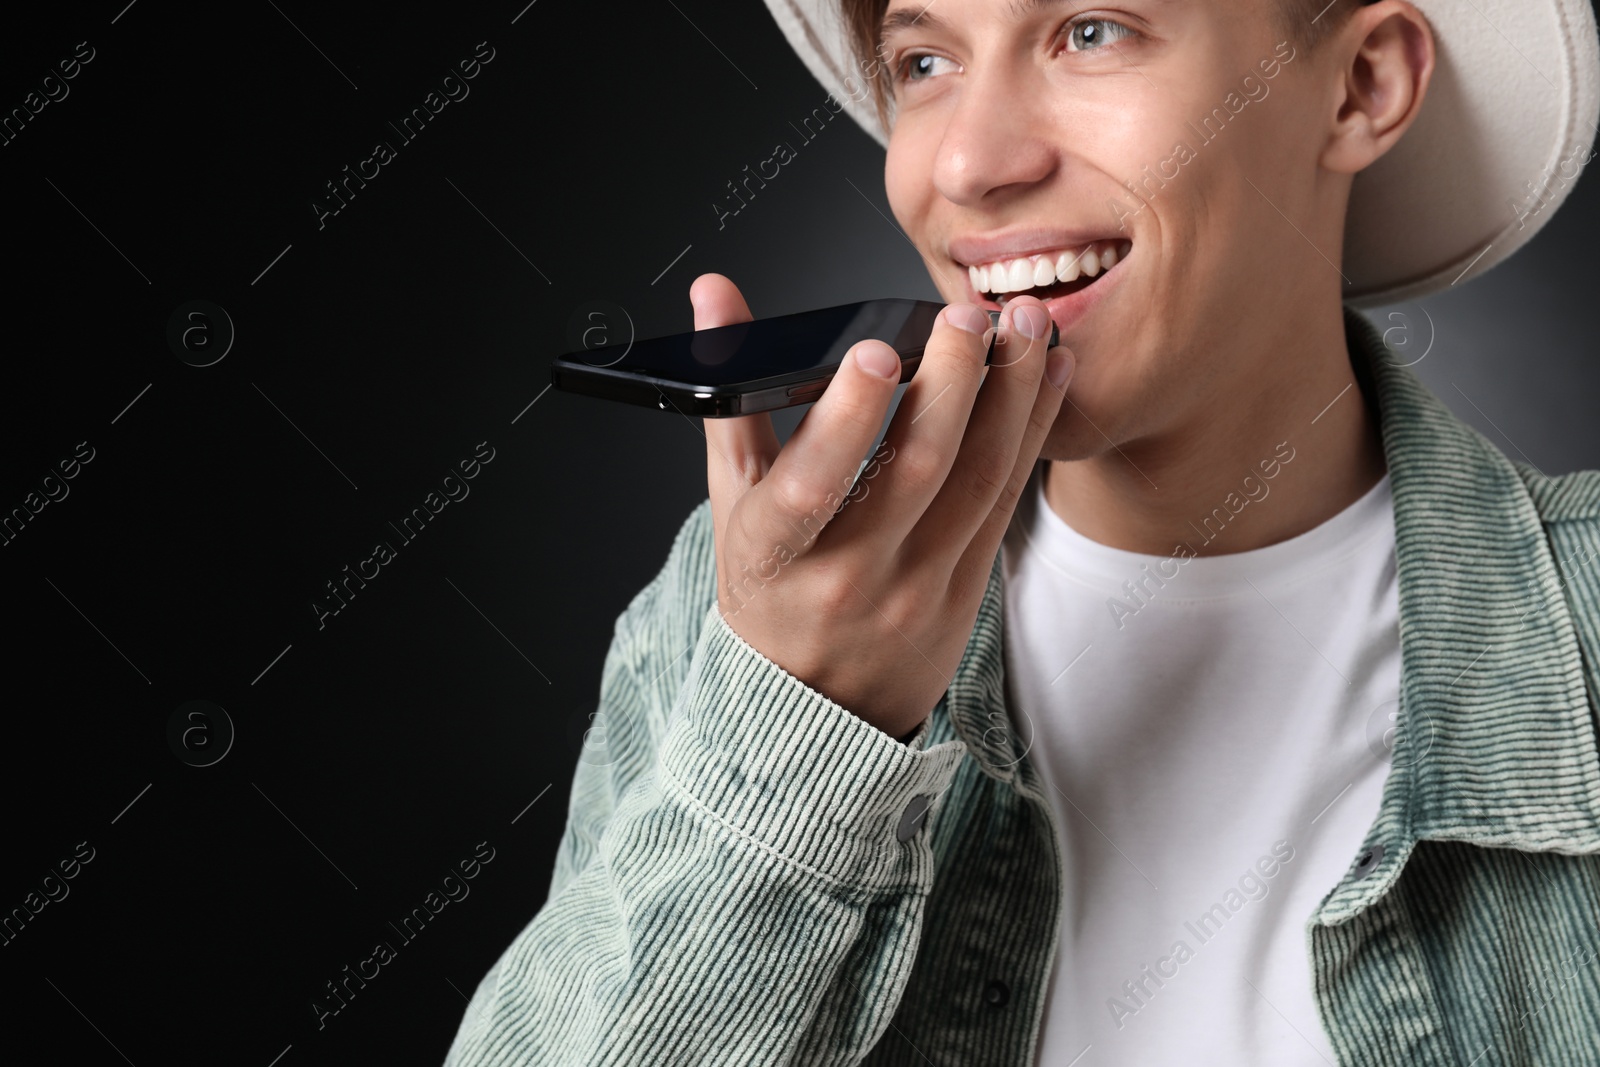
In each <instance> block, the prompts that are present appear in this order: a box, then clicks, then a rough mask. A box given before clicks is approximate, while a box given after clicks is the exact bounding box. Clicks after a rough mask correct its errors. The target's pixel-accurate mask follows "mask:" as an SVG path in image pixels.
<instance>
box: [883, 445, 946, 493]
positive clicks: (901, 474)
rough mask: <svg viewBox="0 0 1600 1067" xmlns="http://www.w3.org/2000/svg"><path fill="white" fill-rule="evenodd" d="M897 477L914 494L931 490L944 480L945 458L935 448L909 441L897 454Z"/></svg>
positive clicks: (895, 460)
mask: <svg viewBox="0 0 1600 1067" xmlns="http://www.w3.org/2000/svg"><path fill="white" fill-rule="evenodd" d="M894 462H895V477H896V479H897V480H898V481H899V482H900V484H901V485H903V486H905V487H906V488H907V489H910V490H912V491H913V492H917V491H921V490H925V489H930V488H933V487H934V486H937V485H939V484H940V483H941V482H942V481H943V480H944V457H943V456H941V455H940V454H939V451H938V450H937V449H935V448H930V447H928V446H927V445H924V444H919V443H917V442H913V441H907V442H906V443H905V444H903V445H901V446H900V448H899V450H898V451H897V452H896V453H895V457H894Z"/></svg>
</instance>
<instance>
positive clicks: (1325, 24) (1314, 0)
mask: <svg viewBox="0 0 1600 1067" xmlns="http://www.w3.org/2000/svg"><path fill="white" fill-rule="evenodd" d="M1376 2H1377V0H1273V3H1274V4H1276V6H1277V9H1278V26H1279V28H1280V29H1281V30H1282V32H1283V33H1285V34H1287V35H1288V39H1289V41H1290V42H1291V43H1292V44H1295V45H1297V46H1299V47H1302V48H1304V49H1306V51H1310V50H1311V49H1313V48H1315V47H1316V46H1317V45H1319V44H1321V43H1322V41H1323V40H1324V39H1326V38H1327V37H1330V36H1332V34H1333V33H1334V31H1336V30H1337V29H1338V28H1339V27H1340V26H1341V25H1343V24H1344V22H1345V20H1346V19H1348V18H1349V17H1350V16H1351V14H1353V13H1354V12H1355V9H1356V8H1358V7H1365V6H1366V5H1368V4H1371V3H1376ZM888 10H889V0H839V13H840V15H841V16H842V19H843V22H844V26H845V31H846V33H847V34H848V35H849V38H850V48H851V50H852V51H853V52H854V53H855V57H856V67H857V70H859V71H860V72H861V74H862V76H863V77H864V78H865V80H866V81H867V83H868V84H869V85H870V86H871V89H872V97H873V103H874V105H875V106H876V108H877V111H878V120H879V121H880V122H882V123H883V126H884V128H885V129H887V128H888V126H889V98H890V95H891V93H890V91H889V90H888V89H887V88H886V85H885V70H886V63H885V59H884V57H883V56H882V55H881V54H880V53H879V45H880V43H881V42H880V40H879V37H878V30H879V28H880V27H881V26H882V25H883V16H884V12H886V11H888ZM851 84H854V75H852V76H851ZM846 88H847V89H848V88H849V85H847V86H846ZM851 95H852V96H854V95H855V93H854V91H852V92H851Z"/></svg>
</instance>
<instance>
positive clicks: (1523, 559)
mask: <svg viewBox="0 0 1600 1067" xmlns="http://www.w3.org/2000/svg"><path fill="white" fill-rule="evenodd" d="M1346 326H1347V333H1348V337H1349V341H1350V349H1351V354H1352V363H1353V365H1354V367H1355V370H1356V373H1357V376H1358V378H1359V379H1360V380H1361V382H1362V386H1363V388H1364V389H1366V390H1368V391H1369V392H1370V394H1371V395H1372V397H1373V398H1374V400H1375V402H1376V404H1377V407H1378V410H1379V414H1380V422H1381V426H1382V434H1383V442H1384V450H1385V453H1386V456H1387V460H1388V464H1389V471H1390V477H1391V483H1392V486H1393V492H1394V508H1395V533H1396V541H1395V543H1396V558H1397V563H1398V570H1399V586H1400V640H1401V652H1402V668H1401V706H1400V713H1399V722H1398V726H1397V729H1398V740H1397V743H1396V746H1395V750H1394V760H1393V769H1392V770H1391V772H1390V774H1389V776H1388V778H1387V779H1386V782H1385V787H1384V793H1383V799H1382V804H1381V809H1380V813H1379V815H1378V818H1377V820H1376V821H1375V822H1374V824H1373V826H1372V829H1371V830H1370V832H1369V833H1368V835H1367V839H1366V841H1365V842H1364V845H1363V848H1362V849H1361V851H1360V852H1359V853H1358V854H1357V855H1354V856H1352V857H1351V868H1350V871H1349V873H1348V874H1347V875H1346V877H1345V878H1344V879H1343V880H1341V881H1340V883H1339V884H1338V885H1336V886H1335V887H1334V888H1333V889H1332V890H1331V891H1330V892H1329V893H1328V894H1327V896H1326V897H1325V898H1324V899H1323V901H1322V902H1321V904H1320V905H1319V906H1318V908H1317V909H1316V910H1315V912H1314V913H1313V914H1311V915H1309V916H1307V919H1306V938H1307V942H1306V943H1307V951H1308V957H1309V962H1308V972H1309V978H1310V980H1311V981H1312V982H1313V988H1314V991H1315V995H1316V998H1317V1003H1318V1008H1319V1012H1320V1014H1321V1018H1322V1022H1323V1027H1324V1030H1325V1031H1326V1032H1327V1034H1328V1036H1329V1040H1330V1042H1331V1044H1332V1046H1333V1048H1334V1049H1335V1051H1336V1053H1337V1055H1338V1058H1339V1063H1340V1064H1349V1065H1355V1064H1362V1065H1369V1064H1408V1065H1411V1064H1424V1065H1438V1067H1445V1065H1451V1067H1457V1065H1462V1064H1473V1065H1478V1067H1488V1065H1491V1064H1493V1065H1501V1067H1504V1065H1528V1067H1531V1065H1535V1064H1539V1065H1544V1064H1560V1065H1578V1064H1600V752H1597V746H1596V719H1595V710H1594V709H1595V704H1596V694H1597V693H1600V674H1597V670H1596V665H1597V664H1600V474H1597V473H1596V472H1581V473H1578V474H1572V475H1567V476H1565V477H1561V478H1547V477H1545V476H1544V475H1543V474H1541V473H1539V472H1538V471H1536V470H1534V469H1532V468H1531V467H1528V466H1526V465H1523V464H1515V463H1512V462H1511V461H1509V460H1507V459H1506V458H1505V457H1504V456H1503V455H1502V454H1501V453H1500V452H1499V451H1498V450H1497V449H1496V448H1495V447H1494V446H1493V445H1492V444H1490V443H1489V442H1488V441H1487V440H1485V439H1484V438H1483V437H1482V436H1480V435H1479V434H1478V433H1477V432H1476V431H1474V430H1472V429H1471V428H1470V427H1468V426H1466V425H1465V424H1463V423H1462V422H1460V421H1459V420H1457V419H1456V418H1455V417H1454V416H1453V415H1452V414H1451V413H1450V412H1449V411H1448V409H1446V408H1445V407H1444V405H1443V404H1442V403H1440V402H1439V401H1438V400H1437V399H1436V398H1435V397H1433V396H1432V395H1431V394H1430V393H1429V392H1428V391H1427V389H1426V388H1425V387H1424V386H1423V385H1422V384H1421V383H1420V382H1419V381H1418V379H1417V378H1416V377H1415V375H1414V374H1413V373H1412V372H1411V371H1410V370H1408V369H1406V368H1404V367H1402V366H1399V365H1398V363H1397V362H1396V361H1394V360H1393V359H1392V357H1391V356H1390V355H1389V353H1388V351H1387V350H1386V349H1385V348H1384V346H1383V342H1382V340H1381V338H1380V337H1379V336H1378V333H1377V331H1376V330H1375V329H1374V328H1373V327H1372V326H1371V324H1370V323H1368V322H1367V320H1366V319H1364V318H1362V317H1361V316H1360V315H1358V314H1356V313H1354V312H1353V311H1347V317H1346ZM715 583H716V573H715V561H714V556H713V542H712V532H711V525H710V510H709V502H702V504H701V505H700V506H699V507H697V508H696V509H695V511H694V512H693V513H692V514H691V515H690V516H689V518H688V520H687V521H686V522H685V523H684V525H683V527H682V529H681V530H680V531H679V533H678V536H677V539H676V541H675V542H674V544H673V546H672V549H671V552H670V554H669V556H668V559H667V562H666V565H665V566H664V567H663V568H662V570H661V572H660V573H659V574H658V575H657V576H656V578H655V579H654V580H653V581H652V582H651V583H650V584H649V585H648V586H647V587H646V588H645V589H644V590H643V591H641V592H640V593H639V595H638V596H637V597H636V598H635V599H634V600H633V602H632V603H631V604H630V605H629V607H628V608H627V610H626V611H625V612H624V613H623V615H622V616H621V617H620V618H619V619H618V620H617V624H616V629H615V637H614V640H613V642H612V645H611V649H610V651H609V653H608V655H607V658H606V662H605V668H604V671H603V676H602V679H601V686H600V703H599V712H598V715H597V718H596V723H597V725H599V726H601V727H602V728H603V730H604V736H605V741H604V744H603V745H600V746H597V747H595V748H593V749H586V751H585V755H584V758H583V760H582V761H581V762H580V763H579V765H578V768H577V772H576V775H575V777H574V779H573V784H572V793H571V800H570V806H569V812H568V821H567V826H566V830H565V833H564V835H563V837H562V840H561V845H560V851H559V855H558V858H557V862H556V869H555V875H554V878H553V880H552V883H551V886H550V893H549V897H548V899H547V900H546V901H545V903H544V905H543V907H542V908H540V909H539V910H538V913H537V914H536V915H535V916H534V917H533V918H532V920H531V921H530V922H529V924H528V925H527V927H526V928H525V929H524V930H523V931H522V932H521V933H520V934H519V935H518V936H517V937H516V939H515V940H514V941H513V942H512V944H511V945H510V947H509V948H507V949H506V951H505V953H504V954H503V956H502V957H501V959H500V960H499V961H498V962H497V963H496V964H495V965H494V966H493V967H492V968H491V969H490V970H489V972H488V974H487V975H485V976H484V978H483V980H482V981H481V982H480V984H479V986H478V988H477V991H476V993H475V994H474V996H473V998H472V1000H471V1003H470V1004H469V1005H468V1007H467V1010H466V1013H465V1017H464V1018H463V1020H462V1023H461V1027H460V1030H459V1032H458V1033H457V1035H456V1038H455V1041H454V1042H453V1044H452V1046H451V1048H450V1051H449V1054H448V1058H447V1061H446V1063H447V1067H489V1065H494V1067H511V1065H513V1064H517V1065H530V1064H541V1065H542V1064H552V1065H555V1064H559V1065H563V1067H575V1065H587V1064H595V1065H598V1064H608V1065H618V1064H685V1065H688V1064H696V1065H699V1064H762V1065H767V1064H804V1065H813V1064H816V1065H843V1064H870V1065H891V1064H892V1065H905V1067H927V1065H929V1064H934V1065H939V1067H945V1065H969V1064H971V1065H983V1067H989V1065H1013V1064H1014V1065H1026V1064H1031V1063H1032V1061H1033V1049H1034V1045H1035V1042H1036V1039H1037V1035H1038V1032H1039V1026H1040V1020H1041V1018H1042V1015H1043V1012H1044V1010H1045V992H1046V986H1047V983H1048V980H1049V975H1050V969H1051V965H1052V962H1053V958H1054V949H1055V942H1056V932H1057V925H1058V923H1059V921H1060V919H1059V916H1060V910H1061V909H1060V900H1059V897H1060V886H1061V882H1062V879H1061V869H1060V864H1061V863H1062V862H1063V857H1062V856H1061V854H1060V850H1059V848H1058V846H1057V837H1056V833H1055V829H1054V825H1053V823H1052V819H1053V815H1052V813H1051V808H1050V804H1049V801H1048V798H1047V797H1046V795H1045V793H1044V791H1043V790H1044V787H1043V785H1042V782H1041V779H1040V778H1039V775H1038V772H1037V768H1036V767H1035V766H1034V764H1033V762H1032V761H1031V760H1030V759H1029V758H1028V756H1027V755H1026V748H1025V742H1024V740H1023V739H1021V738H1018V737H1015V736H1014V735H1013V734H1012V733H1011V731H1010V728H1009V723H1010V720H1009V717H1008V715H1007V713H1006V707H1005V698H1004V678H1003V670H1002V662H1003V660H1002V655H1001V648H1002V646H1001V637H1002V635H1001V622H1002V619H1003V618H1004V612H1003V608H1002V593H1003V589H1002V583H1001V571H1000V567H999V561H998V560H997V561H996V565H995V567H994V569H993V571H992V572H991V575H990V582H989V587H988V590H987V592H986V594H985V597H984V600H983V604H982V607H981V608H980V611H979V614H978V619H977V623H976V626H975V627H974V631H973V634H972V637H971V640H970V641H969V643H968V646H967V649H966V652H965V655H964V657H963V659H962V662H961V664H960V667H959V668H958V670H957V673H956V675H955V678H954V681H953V683H952V684H951V686H950V688H949V690H948V691H947V692H946V693H945V695H944V697H943V698H941V700H940V701H939V703H938V705H937V706H936V707H935V708H934V709H933V711H932V714H931V715H930V717H929V719H928V722H927V723H926V724H925V726H924V727H923V728H921V729H920V730H919V732H918V733H917V735H916V736H915V737H914V738H913V739H912V740H911V742H910V743H909V744H901V743H900V742H898V741H895V740H893V739H891V738H889V737H887V736H886V735H884V734H882V733H880V732H879V731H877V730H876V729H874V728H871V727H869V726H867V725H865V724H864V723H863V722H861V720H859V719H857V718H856V717H855V716H854V715H852V714H851V713H850V712H848V711H846V710H845V709H844V708H842V707H840V706H838V705H837V704H834V703H833V702H831V701H830V700H828V699H827V698H826V697H824V696H822V695H821V694H820V693H817V692H815V691H813V690H811V689H810V688H809V687H807V686H806V685H804V684H803V683H802V682H800V681H799V680H798V679H796V678H794V677H793V676H791V675H789V674H787V673H786V672H785V671H783V669H782V668H780V667H778V666H777V665H776V664H775V663H773V662H771V661H770V660H768V659H767V658H766V657H764V656H762V655H761V654H760V653H758V652H757V651H756V650H755V649H753V648H752V647H750V646H749V645H748V644H746V643H745V642H744V641H743V640H742V639H741V638H739V637H738V635H737V634H735V633H734V631H733V630H732V629H731V628H729V627H728V625H727V623H726V621H725V620H723V618H722V617H721V615H720V614H719V613H718V612H717V610H716V588H715ZM758 595H759V594H758ZM919 797H931V798H933V799H932V806H931V808H930V809H929V810H928V812H927V814H926V815H925V816H924V817H923V818H922V819H921V820H920V822H919V823H917V824H916V832H915V833H914V834H913V835H911V836H910V837H909V839H908V840H906V841H903V842H902V841H901V840H900V836H901V835H900V834H899V833H898V832H897V831H898V830H899V829H900V827H901V824H902V818H903V816H904V815H905V813H906V810H907V808H908V806H910V805H912V804H913V802H914V801H915V800H916V798H919ZM1363 860H1364V861H1365V862H1363ZM531 905H532V900H531V898H530V906H531ZM1241 988H1243V987H1241ZM1265 992H1268V993H1269V994H1270V991H1265ZM1241 995H1248V991H1246V993H1241ZM1195 1039H1196V1042H1197V1045H1196V1057H1197V1059H1198V1058H1202V1057H1203V1054H1204V1045H1203V1042H1204V1035H1203V1034H1197V1035H1195ZM1107 1051H1108V1052H1109V1051H1110V1050H1107ZM1099 1062H1111V1061H1109V1060H1100V1061H1099Z"/></svg>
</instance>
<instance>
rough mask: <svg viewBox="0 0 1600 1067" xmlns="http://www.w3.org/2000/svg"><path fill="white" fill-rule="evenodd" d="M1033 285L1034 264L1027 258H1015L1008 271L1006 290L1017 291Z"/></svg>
mask: <svg viewBox="0 0 1600 1067" xmlns="http://www.w3.org/2000/svg"><path fill="white" fill-rule="evenodd" d="M1032 285H1033V264H1032V263H1030V262H1028V261H1027V260H1025V259H1013V260H1012V261H1011V267H1010V270H1009V271H1008V272H1007V273H1006V291H1007V292H1011V293H1015V292H1019V291H1021V290H1023V289H1027V288H1029V287H1030V286H1032Z"/></svg>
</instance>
